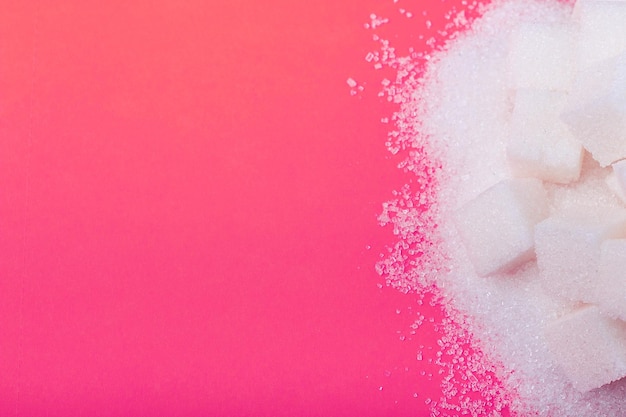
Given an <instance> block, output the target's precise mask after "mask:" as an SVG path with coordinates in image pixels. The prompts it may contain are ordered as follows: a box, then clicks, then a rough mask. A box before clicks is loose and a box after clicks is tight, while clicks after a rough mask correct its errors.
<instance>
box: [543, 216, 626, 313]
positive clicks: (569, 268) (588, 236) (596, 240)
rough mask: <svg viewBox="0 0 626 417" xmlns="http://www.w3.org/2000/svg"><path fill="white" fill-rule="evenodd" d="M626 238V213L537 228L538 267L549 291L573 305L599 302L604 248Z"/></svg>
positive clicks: (566, 219)
mask: <svg viewBox="0 0 626 417" xmlns="http://www.w3.org/2000/svg"><path fill="white" fill-rule="evenodd" d="M625 235H626V210H621V209H613V210H600V209H598V210H597V211H596V212H595V213H582V212H578V213H569V214H564V215H562V216H559V217H557V216H552V217H549V218H547V219H545V220H544V221H542V222H541V223H539V224H537V226H536V228H535V252H536V254H537V265H538V267H539V272H540V275H541V279H542V284H543V287H544V288H545V290H546V291H547V292H548V293H549V294H552V295H554V296H557V297H561V298H565V299H568V300H572V301H585V302H593V301H595V300H594V298H595V290H596V287H597V279H598V267H599V262H600V246H601V245H602V242H603V241H604V240H606V239H610V238H616V237H622V236H625Z"/></svg>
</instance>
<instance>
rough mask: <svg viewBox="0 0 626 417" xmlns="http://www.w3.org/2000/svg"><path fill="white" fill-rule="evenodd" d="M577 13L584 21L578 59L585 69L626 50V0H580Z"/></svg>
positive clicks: (581, 66) (577, 4)
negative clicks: (625, 0)
mask: <svg viewBox="0 0 626 417" xmlns="http://www.w3.org/2000/svg"><path fill="white" fill-rule="evenodd" d="M575 13H576V16H575V17H576V19H577V20H578V22H579V24H580V32H579V35H578V39H579V41H578V54H577V55H578V58H577V62H578V66H579V67H580V68H581V69H584V68H588V67H590V66H593V65H595V64H597V63H599V62H601V61H604V60H606V59H609V58H612V57H614V56H616V55H619V54H620V53H621V52H623V51H624V50H626V2H624V1H598V0H579V1H578V2H577V3H576V10H575Z"/></svg>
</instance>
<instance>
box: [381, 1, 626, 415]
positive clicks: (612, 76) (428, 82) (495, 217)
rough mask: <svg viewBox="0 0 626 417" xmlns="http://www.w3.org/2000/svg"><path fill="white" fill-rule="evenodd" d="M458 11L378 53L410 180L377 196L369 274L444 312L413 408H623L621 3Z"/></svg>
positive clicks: (625, 118) (610, 411) (625, 147)
mask: <svg viewBox="0 0 626 417" xmlns="http://www.w3.org/2000/svg"><path fill="white" fill-rule="evenodd" d="M468 7H469V8H470V9H472V8H476V9H479V10H480V14H481V17H480V18H478V19H476V20H475V21H474V22H472V24H471V26H470V27H469V28H468V29H467V30H460V31H458V33H456V35H454V36H453V37H452V39H451V40H449V42H448V43H447V45H446V46H445V48H443V49H442V50H441V51H438V52H435V53H432V52H431V53H430V54H426V53H424V54H413V55H412V56H411V57H409V58H397V57H396V56H395V54H394V52H395V51H394V50H393V49H392V48H391V47H390V46H389V43H388V42H386V41H381V45H382V48H381V49H382V50H381V52H380V53H379V54H376V56H375V59H374V61H375V62H376V64H377V65H380V63H383V64H386V65H388V66H391V67H392V68H394V69H396V70H397V73H398V78H397V79H396V81H395V82H389V81H384V82H383V85H384V93H385V94H386V95H387V97H388V98H389V100H391V101H394V102H396V103H399V104H400V110H399V111H398V112H397V113H396V114H395V115H394V122H395V123H396V126H397V131H395V132H393V133H391V135H390V139H389V142H388V147H389V149H390V150H391V151H392V152H393V153H397V152H400V151H405V152H406V154H407V157H406V159H405V160H404V162H403V163H402V164H401V167H402V168H403V169H405V170H406V171H407V172H409V173H411V174H414V177H413V180H412V181H411V184H409V185H406V186H405V187H403V188H402V189H401V190H400V191H398V192H396V193H395V194H396V197H397V198H396V199H395V200H394V201H391V202H389V203H386V204H385V205H384V212H383V214H382V215H381V222H382V223H383V224H392V225H393V227H394V232H395V233H396V235H398V237H399V239H398V242H397V244H396V245H395V247H394V248H392V249H391V250H390V252H389V254H387V255H386V257H385V258H384V260H383V261H381V262H380V263H379V265H378V266H377V267H378V270H379V272H380V273H381V274H382V275H383V276H385V278H386V280H387V283H388V284H389V285H392V286H394V287H396V288H398V289H400V290H402V291H406V292H413V291H416V292H417V293H418V294H420V293H421V294H423V293H424V292H426V291H432V292H434V293H435V295H436V300H437V302H439V303H441V304H442V306H443V308H444V309H445V311H446V313H447V315H448V317H447V318H446V319H445V320H444V321H443V323H441V326H440V329H439V330H440V332H442V333H443V336H442V337H441V340H440V343H439V345H440V348H441V350H440V352H439V353H438V354H437V356H436V359H435V363H436V364H438V365H439V366H440V367H441V369H442V371H441V372H440V373H443V374H444V376H443V381H444V382H443V385H442V390H443V395H442V397H441V398H435V399H427V402H429V403H431V404H432V409H431V412H432V414H433V415H460V414H461V415H462V414H467V415H473V416H482V415H486V413H490V414H491V415H500V413H501V412H502V411H503V410H506V409H508V410H510V411H511V413H512V414H513V415H518V416H526V415H539V416H577V417H580V416H623V415H626V379H622V378H623V377H624V376H626V324H624V322H623V321H621V320H624V319H626V205H625V203H624V200H623V198H624V196H625V195H626V192H625V191H626V162H623V161H622V162H620V160H623V159H626V52H624V51H626V2H621V1H598V0H579V1H578V3H577V4H576V6H573V5H571V4H565V3H562V2H557V1H534V0H500V1H494V2H492V3H491V4H490V5H488V6H481V5H479V4H473V5H472V6H468ZM448 17H449V21H450V24H449V27H447V28H446V30H447V31H448V32H451V31H455V30H456V29H459V28H463V27H464V26H466V25H467V22H466V21H465V20H464V19H463V14H457V13H455V14H454V15H452V14H451V15H450V16H448ZM418 326H419V324H418ZM468 339H471V340H472V343H473V346H474V347H475V349H474V350H471V349H467V347H466V346H467V345H466V344H465V342H466V341H467V340H468ZM421 357H422V354H421V352H420V353H418V359H420V358H421ZM492 374H495V376H496V377H497V379H498V380H499V381H500V382H494V381H492V380H491V375H492Z"/></svg>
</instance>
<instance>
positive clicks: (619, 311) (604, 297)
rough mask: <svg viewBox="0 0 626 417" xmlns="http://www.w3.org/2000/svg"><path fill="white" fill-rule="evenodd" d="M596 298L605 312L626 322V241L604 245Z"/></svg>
mask: <svg viewBox="0 0 626 417" xmlns="http://www.w3.org/2000/svg"><path fill="white" fill-rule="evenodd" d="M595 298H596V299H597V303H598V306H599V307H600V309H601V310H602V311H603V312H605V313H607V314H608V315H610V316H613V317H615V318H619V319H622V320H626V239H610V240H607V241H605V242H604V243H603V244H602V248H601V253H600V272H599V276H598V288H597V292H596V297H595Z"/></svg>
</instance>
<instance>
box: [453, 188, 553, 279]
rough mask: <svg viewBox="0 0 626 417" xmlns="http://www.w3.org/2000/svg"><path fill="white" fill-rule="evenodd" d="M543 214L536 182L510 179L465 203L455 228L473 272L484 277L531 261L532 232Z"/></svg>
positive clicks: (544, 199) (542, 192)
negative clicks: (472, 266) (471, 264)
mask: <svg viewBox="0 0 626 417" xmlns="http://www.w3.org/2000/svg"><path fill="white" fill-rule="evenodd" d="M547 215H548V204H547V197H546V192H545V190H544V188H543V184H542V183H541V181H540V180H538V179H531V178H520V179H510V180H505V181H501V182H499V183H497V184H496V185H494V186H493V187H491V188H489V189H488V190H486V191H484V192H483V193H482V194H480V195H479V196H478V197H476V198H475V199H474V200H472V201H470V202H469V203H467V204H466V205H465V206H464V207H463V208H462V209H461V210H460V211H459V212H458V213H457V217H456V225H457V230H458V231H459V235H460V237H461V239H462V241H463V243H464V245H465V248H466V250H467V254H468V256H469V258H470V261H471V262H472V263H473V265H474V268H475V270H476V272H477V273H478V274H479V275H481V276H485V275H490V274H494V273H501V272H508V271H510V270H511V269H513V268H515V267H517V266H519V265H521V264H523V263H524V262H526V261H528V260H531V259H533V258H534V251H533V246H534V239H533V229H534V226H535V224H537V223H538V222H539V221H541V220H542V219H544V218H545V217H546V216H547Z"/></svg>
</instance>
